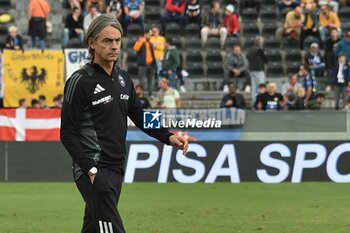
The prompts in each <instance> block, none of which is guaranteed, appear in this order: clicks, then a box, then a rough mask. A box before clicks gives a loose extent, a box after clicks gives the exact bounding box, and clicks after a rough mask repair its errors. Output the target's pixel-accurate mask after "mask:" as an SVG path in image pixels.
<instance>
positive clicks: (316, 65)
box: [305, 43, 326, 77]
mask: <svg viewBox="0 0 350 233" xmlns="http://www.w3.org/2000/svg"><path fill="white" fill-rule="evenodd" d="M305 63H307V64H308V65H309V68H310V70H311V73H312V76H314V77H323V74H324V70H325V67H326V65H325V63H324V61H323V57H322V55H321V53H320V51H319V47H318V44H317V43H312V44H311V45H310V52H309V53H307V54H306V55H305Z"/></svg>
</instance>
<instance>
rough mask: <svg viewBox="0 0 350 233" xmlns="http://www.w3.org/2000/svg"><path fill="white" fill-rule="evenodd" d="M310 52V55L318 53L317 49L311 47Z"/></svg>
mask: <svg viewBox="0 0 350 233" xmlns="http://www.w3.org/2000/svg"><path fill="white" fill-rule="evenodd" d="M310 51H311V53H317V52H318V48H317V47H311V48H310Z"/></svg>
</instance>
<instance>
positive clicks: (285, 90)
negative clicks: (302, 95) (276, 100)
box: [281, 73, 303, 97]
mask: <svg viewBox="0 0 350 233" xmlns="http://www.w3.org/2000/svg"><path fill="white" fill-rule="evenodd" d="M302 87H303V86H302V85H301V84H300V83H299V82H298V75H297V74H294V73H293V74H289V77H288V82H286V83H284V84H283V85H282V91H281V94H282V95H284V96H286V97H289V96H291V95H293V96H296V95H297V94H298V91H299V89H300V88H302Z"/></svg>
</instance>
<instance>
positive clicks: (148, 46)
mask: <svg viewBox="0 0 350 233" xmlns="http://www.w3.org/2000/svg"><path fill="white" fill-rule="evenodd" d="M134 51H135V52H137V65H138V76H139V78H140V84H141V85H143V86H145V84H146V78H147V91H148V95H149V96H151V95H152V91H153V85H154V71H155V61H156V59H155V57H154V49H153V45H152V43H151V42H150V32H149V31H146V32H144V33H143V35H142V36H140V37H139V38H138V40H137V41H136V43H135V44H134Z"/></svg>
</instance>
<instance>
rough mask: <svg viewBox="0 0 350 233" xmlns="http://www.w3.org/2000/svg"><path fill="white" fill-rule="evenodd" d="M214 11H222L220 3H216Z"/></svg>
mask: <svg viewBox="0 0 350 233" xmlns="http://www.w3.org/2000/svg"><path fill="white" fill-rule="evenodd" d="M212 12H213V13H219V12H220V4H219V3H215V4H214V6H213V8H212Z"/></svg>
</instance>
